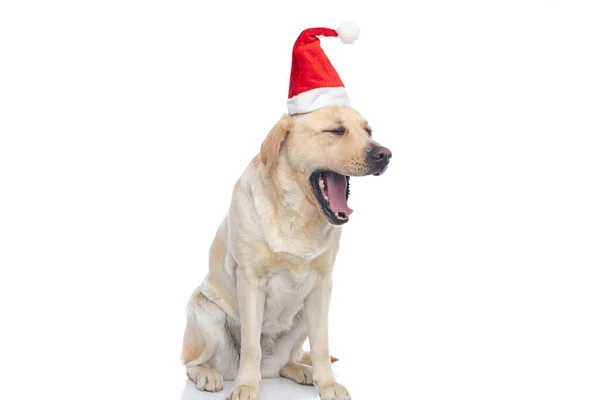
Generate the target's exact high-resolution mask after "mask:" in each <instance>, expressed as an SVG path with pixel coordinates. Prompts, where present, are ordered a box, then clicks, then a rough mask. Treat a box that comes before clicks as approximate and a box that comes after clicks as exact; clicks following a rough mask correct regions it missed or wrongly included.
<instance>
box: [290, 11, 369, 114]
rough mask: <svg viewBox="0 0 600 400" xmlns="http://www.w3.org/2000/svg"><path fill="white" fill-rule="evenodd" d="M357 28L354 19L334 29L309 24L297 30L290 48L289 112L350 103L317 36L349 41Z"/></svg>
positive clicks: (309, 110)
mask: <svg viewBox="0 0 600 400" xmlns="http://www.w3.org/2000/svg"><path fill="white" fill-rule="evenodd" d="M359 33H360V29H359V28H358V26H357V25H356V24H355V23H353V22H342V23H341V24H340V27H339V28H338V29H336V30H333V29H329V28H311V29H306V30H304V31H302V33H300V36H298V39H297V40H296V43H295V44H294V50H293V51H292V73H291V76H290V91H289V93H288V101H287V107H288V113H289V114H290V115H294V114H301V113H307V112H311V111H314V110H318V109H319V108H324V107H328V106H334V105H350V100H349V99H348V95H347V93H346V88H345V87H344V84H343V83H342V80H341V79H340V77H339V75H338V73H337V71H336V70H335V68H333V65H331V62H330V61H329V59H328V58H327V56H326V55H325V52H323V49H322V48H321V45H320V43H321V41H320V40H319V38H318V37H317V36H335V37H339V38H340V40H341V41H342V43H344V44H352V43H354V41H355V40H356V39H358V35H359Z"/></svg>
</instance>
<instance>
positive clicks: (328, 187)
mask: <svg viewBox="0 0 600 400" xmlns="http://www.w3.org/2000/svg"><path fill="white" fill-rule="evenodd" d="M310 183H311V185H312V188H313V192H314V193H315V196H316V197H317V200H318V201H319V203H320V204H321V208H322V209H323V213H324V214H325V217H326V218H327V219H328V220H329V222H331V223H332V224H334V225H342V224H345V223H346V222H348V217H350V215H351V214H352V209H351V208H350V207H348V197H349V196H350V177H349V176H346V175H341V174H338V173H336V172H333V171H316V172H313V174H312V175H311V176H310Z"/></svg>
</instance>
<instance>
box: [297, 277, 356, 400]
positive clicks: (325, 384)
mask: <svg viewBox="0 0 600 400" xmlns="http://www.w3.org/2000/svg"><path fill="white" fill-rule="evenodd" d="M330 300H331V274H329V275H328V276H326V277H325V278H324V279H323V280H322V281H321V282H320V284H319V285H318V286H317V287H315V288H314V289H313V291H312V292H311V293H310V294H309V295H308V297H307V298H306V300H305V301H304V309H305V315H306V322H307V327H308V337H309V340H310V358H311V361H312V365H313V383H314V384H315V386H316V387H317V389H318V390H319V395H320V396H321V400H349V399H350V394H349V393H348V390H346V388H345V387H344V386H342V385H340V384H339V383H337V382H336V381H335V377H334V376H333V368H332V367H331V357H330V356H329V303H330Z"/></svg>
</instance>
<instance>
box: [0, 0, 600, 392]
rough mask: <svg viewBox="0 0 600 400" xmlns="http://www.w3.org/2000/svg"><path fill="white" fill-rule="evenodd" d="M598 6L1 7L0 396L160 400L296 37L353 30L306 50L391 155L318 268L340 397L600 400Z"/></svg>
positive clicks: (177, 374)
mask: <svg viewBox="0 0 600 400" xmlns="http://www.w3.org/2000/svg"><path fill="white" fill-rule="evenodd" d="M594 3H595V2H592V1H589V2H583V1H567V0H546V1H544V0H520V1H496V2H491V1H485V2H484V1H470V2H469V1H456V2H449V1H401V2H387V1H385V2H384V1H381V2H379V1H367V2H349V1H339V2H321V1H319V2H311V1H302V2H294V3H291V2H290V3H286V2H278V3H276V4H258V3H255V2H238V3H233V2H201V1H178V2H174V1H141V0H140V1H123V0H119V1H102V2H100V1H98V2H82V1H70V2H68V1H52V2H50V1H16V0H15V1H4V2H2V3H1V5H0V267H1V272H0V274H1V275H0V318H1V319H0V321H1V328H0V335H1V340H0V397H1V398H3V399H33V398H50V399H54V398H57V399H59V398H60V399H82V398H86V399H177V398H179V397H180V396H181V394H182V392H184V387H185V386H186V378H185V373H184V370H183V368H182V367H180V365H179V352H180V346H181V337H182V333H183V327H184V323H185V305H186V302H187V299H188V296H189V294H190V293H191V291H192V290H193V289H194V288H195V287H196V285H197V284H199V283H200V281H201V280H202V279H203V277H204V275H205V273H206V270H207V258H208V257H207V252H208V248H209V245H210V243H211V240H212V237H213V235H214V233H215V231H216V229H217V227H218V225H219V223H220V221H221V220H222V218H223V217H224V215H225V213H226V211H227V207H228V203H229V198H230V193H231V190H232V188H233V185H234V183H235V181H236V179H237V178H238V176H239V175H240V173H241V172H242V170H243V169H244V168H245V166H246V165H247V164H248V162H249V161H250V159H251V158H252V157H253V156H254V155H255V154H256V153H257V152H258V149H259V146H260V144H261V141H262V139H263V138H264V137H265V135H266V134H267V132H268V131H269V129H270V128H271V126H272V125H273V124H274V123H275V122H276V121H277V119H278V118H279V116H280V114H281V113H283V112H285V101H286V95H287V85H288V79H289V68H290V61H291V49H292V44H293V42H294V41H295V39H296V36H297V35H298V33H299V32H300V31H301V30H302V29H304V28H309V27H313V26H319V25H324V26H329V27H332V28H335V27H336V26H337V24H338V23H339V21H341V20H344V19H349V20H354V21H356V22H357V23H359V25H360V26H361V28H362V34H361V37H360V39H359V40H358V42H357V43H356V44H355V45H353V46H345V45H342V44H340V42H339V41H337V40H336V39H326V40H323V47H324V48H325V50H326V52H327V54H328V55H329V56H330V58H331V60H332V62H333V64H334V65H335V67H336V68H337V69H338V71H339V73H340V75H341V77H342V79H343V80H344V82H345V83H346V86H347V89H348V91H349V93H350V96H351V100H352V102H353V105H354V106H355V107H356V108H357V109H358V110H359V111H360V112H361V113H362V114H363V115H364V116H365V117H366V118H368V120H369V121H370V123H371V125H372V126H373V129H374V137H375V138H376V140H378V141H380V142H381V143H382V144H384V145H386V146H388V147H389V148H390V149H392V151H393V153H394V157H393V160H392V163H391V165H390V168H389V170H388V172H387V173H386V175H384V176H383V177H379V178H360V179H353V180H352V196H351V198H350V206H351V207H353V208H354V209H355V214H354V215H353V216H352V218H351V221H350V223H349V224H348V225H346V227H345V228H344V235H343V239H342V248H341V252H340V255H339V258H338V263H337V265H336V272H335V286H334V298H333V304H332V312H331V347H332V349H331V351H332V353H333V354H334V355H335V356H337V357H339V358H341V359H342V362H341V363H340V364H339V366H338V371H342V370H343V372H342V373H341V375H342V378H344V379H343V380H344V383H346V384H347V385H348V387H349V388H350V389H351V392H352V393H353V398H355V399H358V400H372V399H380V398H386V399H461V400H465V399H477V400H480V399H486V400H487V399H528V400H529V399H578V400H583V399H598V398H599V397H600V340H599V338H600V321H599V319H600V290H599V287H600V279H599V276H600V274H599V268H600V207H599V205H600V157H599V153H600V115H599V114H600V57H599V50H600V24H599V23H598V21H599V19H600V13H599V9H598V7H597V6H595V5H594ZM391 4H394V5H393V7H392V5H391ZM340 368H341V369H340ZM36 395H37V396H36ZM186 396H187V397H186ZM220 396H221V397H218V396H216V397H210V398H224V396H225V394H221V395H220ZM183 397H184V398H185V399H186V400H191V399H200V398H204V397H200V396H199V395H195V394H193V393H192V394H191V395H190V394H189V393H188V394H187V395H184V396H183ZM207 398H208V397H207ZM266 400H268V399H266Z"/></svg>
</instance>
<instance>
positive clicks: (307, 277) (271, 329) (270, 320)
mask: <svg viewBox="0 0 600 400" xmlns="http://www.w3.org/2000/svg"><path fill="white" fill-rule="evenodd" d="M316 281H317V272H315V271H314V270H312V269H309V270H302V271H293V270H282V271H280V272H276V273H274V274H273V275H272V276H271V277H270V278H269V280H268V283H267V297H266V301H265V313H264V317H263V333H265V334H268V335H277V334H278V333H281V332H284V331H287V330H289V329H290V328H291V327H292V325H294V322H295V321H294V317H296V315H297V314H298V312H299V311H300V310H301V309H302V305H303V303H304V300H305V299H306V296H308V294H309V293H310V291H311V290H312V289H313V287H314V285H315V282H316Z"/></svg>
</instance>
